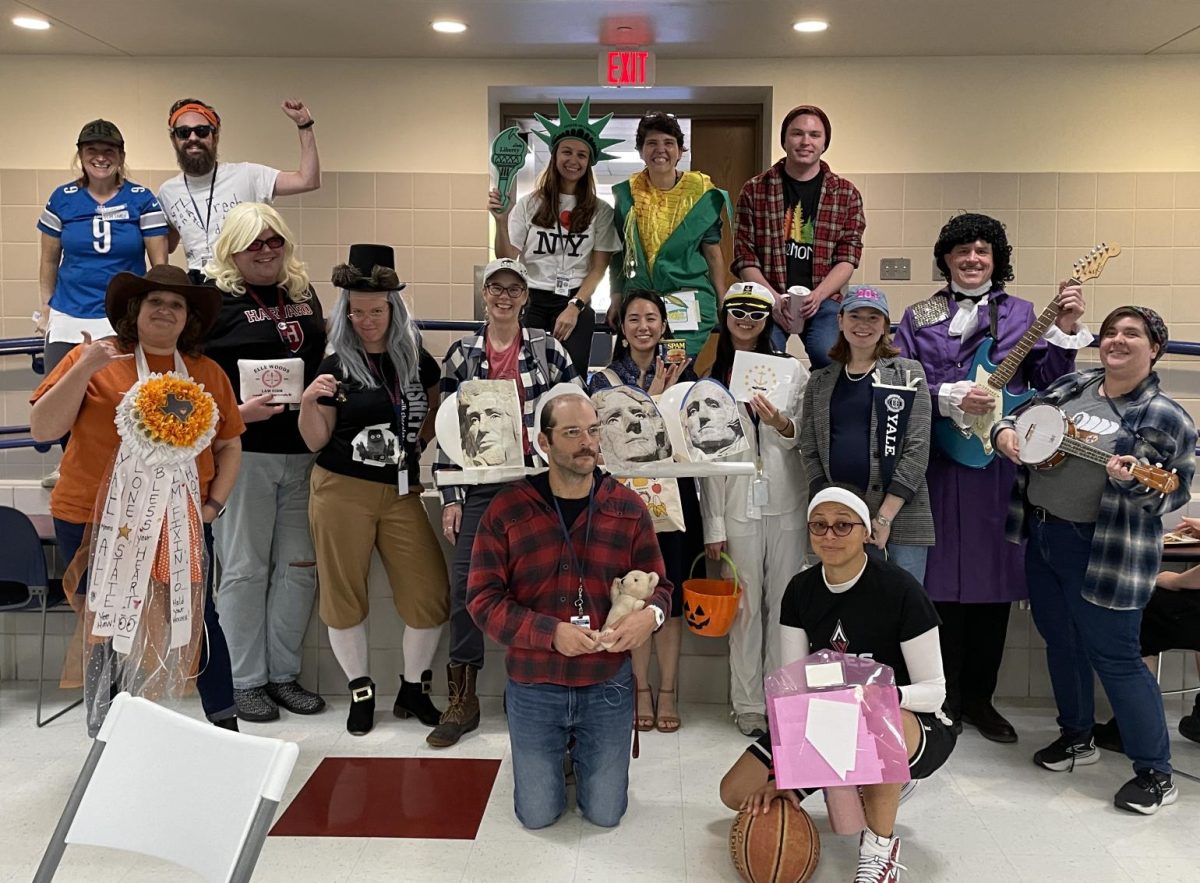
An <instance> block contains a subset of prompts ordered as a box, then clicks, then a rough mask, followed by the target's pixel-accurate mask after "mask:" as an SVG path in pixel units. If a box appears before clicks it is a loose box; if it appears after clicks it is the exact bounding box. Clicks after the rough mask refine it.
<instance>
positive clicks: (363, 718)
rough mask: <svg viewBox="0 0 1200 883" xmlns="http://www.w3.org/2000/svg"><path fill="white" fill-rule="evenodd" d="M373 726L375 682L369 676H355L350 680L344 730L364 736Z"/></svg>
mask: <svg viewBox="0 0 1200 883" xmlns="http://www.w3.org/2000/svg"><path fill="white" fill-rule="evenodd" d="M374 726H375V682H374V681H372V680H371V679H370V678H355V679H354V680H352V681H351V682H350V712H349V713H348V714H347V715H346V732H347V733H349V734H350V735H351V736H365V735H367V733H369V732H371V730H372V728H373V727H374Z"/></svg>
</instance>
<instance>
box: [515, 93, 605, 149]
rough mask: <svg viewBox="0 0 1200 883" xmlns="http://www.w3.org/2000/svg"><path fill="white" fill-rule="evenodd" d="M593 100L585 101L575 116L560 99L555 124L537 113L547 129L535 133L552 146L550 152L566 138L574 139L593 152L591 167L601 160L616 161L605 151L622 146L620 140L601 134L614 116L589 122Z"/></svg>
mask: <svg viewBox="0 0 1200 883" xmlns="http://www.w3.org/2000/svg"><path fill="white" fill-rule="evenodd" d="M591 103H592V99H591V98H590V97H589V98H585V99H583V104H581V105H580V106H579V113H577V114H576V115H575V116H572V115H571V112H570V111H569V110H567V106H566V105H565V104H564V103H563V100H562V99H561V98H560V99H558V122H557V123H555V122H554V121H553V120H551V119H550V118H549V117H544V116H542V115H541V114H540V113H535V114H534V116H535V117H536V118H537V121H538V122H539V123H541V124H542V125H543V126H545V127H546V131H544V132H534V134H535V135H537V136H538V137H539V138H541V139H542V140H543V141H545V142H546V144H548V145H549V146H550V151H551V152H552V153H553V152H554V149H555V148H556V147H558V143H559V142H560V141H562V140H563V139H565V138H574V139H576V140H578V141H582V142H583V143H584V144H586V145H587V146H588V148H589V149H590V150H591V153H592V156H591V160H590V161H589V163H588V164H589V165H592V166H594V165H595V164H596V163H598V162H600V160H607V159H616V157H615V156H612V155H610V154H607V153H605V152H604V151H605V149H606V148H609V147H612V146H613V145H614V144H620V143H621V139H620V138H601V137H600V133H601V132H603V131H604V127H605V126H606V125H607V124H608V121H609V120H611V119H612V116H613V115H612V114H611V113H610V114H607V115H605V116H603V117H601V118H600V119H598V120H596V121H595V122H594V123H593V122H588V108H589V107H590V106H591Z"/></svg>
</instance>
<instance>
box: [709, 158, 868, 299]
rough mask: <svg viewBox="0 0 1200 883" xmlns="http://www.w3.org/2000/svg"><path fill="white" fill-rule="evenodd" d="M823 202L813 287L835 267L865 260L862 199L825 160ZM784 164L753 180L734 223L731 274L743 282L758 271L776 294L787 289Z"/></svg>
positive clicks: (815, 235) (815, 241)
mask: <svg viewBox="0 0 1200 883" xmlns="http://www.w3.org/2000/svg"><path fill="white" fill-rule="evenodd" d="M821 170H822V171H823V172H824V173H825V179H824V180H823V181H822V182H821V199H820V202H819V203H817V219H816V222H815V224H814V225H813V285H814V286H816V285H818V284H819V283H820V282H821V280H822V279H824V278H825V277H826V276H827V275H829V271H830V269H832V268H833V265H834V264H840V263H842V262H845V263H848V264H852V265H853V266H855V267H857V266H858V261H859V259H860V258H861V257H862V248H863V242H862V238H863V231H864V230H865V229H866V228H867V219H866V216H865V215H863V202H862V195H861V194H859V192H858V189H857V188H856V187H855V186H854V185H853V184H851V183H850V182H849V181H847V180H846V179H845V178H840V177H838V176H837V175H835V174H834V173H833V172H832V171H830V169H829V165H828V164H827V163H826V162H825V161H824V160H822V161H821ZM784 214H785V211H784V199H783V160H780V161H779V162H777V163H775V165H773V166H771V168H769V169H767V170H766V171H765V172H763V173H762V174H761V175H757V176H755V177H753V178H751V179H750V180H749V181H747V182H746V183H745V185H744V186H743V187H742V192H741V193H740V194H739V195H738V201H737V214H736V215H735V217H734V222H733V263H732V264H731V265H730V270H731V271H732V272H733V275H735V276H737V277H738V278H739V279H740V278H741V275H742V270H744V269H746V268H747V267H755V268H757V269H758V271H759V272H761V273H762V274H763V275H764V276H765V277H766V278H767V281H768V282H770V283H771V287H772V288H774V289H775V290H776V291H785V290H786V289H787V257H786V255H785V248H786V244H787V231H786V230H785V229H784V223H785V220H786V219H785V217H784Z"/></svg>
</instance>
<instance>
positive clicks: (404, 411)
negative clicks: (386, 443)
mask: <svg viewBox="0 0 1200 883" xmlns="http://www.w3.org/2000/svg"><path fill="white" fill-rule="evenodd" d="M385 358H387V354H386V353H384V354H382V355H381V356H380V364H379V366H378V367H377V366H376V365H375V360H374V359H372V358H371V356H370V354H369V353H368V354H367V367H368V368H369V369H370V370H371V375H372V376H373V377H376V378H378V379H379V385H380V386H382V387H383V391H384V392H386V393H387V397H388V400H389V401H390V402H391V403H392V410H393V411H395V413H396V434H397V435H398V436H399V437H400V440H401V442H403V443H407V441H408V425H407V424H408V399H407V398H406V397H405V395H404V390H403V389H402V388H401V386H400V375H399V373H397V374H396V382H395V383H393V384H389V383H388V381H387V375H386V374H385V373H384V370H383V364H382V362H383V359H385Z"/></svg>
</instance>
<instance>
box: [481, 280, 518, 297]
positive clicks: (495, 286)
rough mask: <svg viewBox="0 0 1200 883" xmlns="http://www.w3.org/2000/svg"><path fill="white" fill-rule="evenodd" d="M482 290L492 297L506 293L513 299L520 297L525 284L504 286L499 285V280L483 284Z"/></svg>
mask: <svg viewBox="0 0 1200 883" xmlns="http://www.w3.org/2000/svg"><path fill="white" fill-rule="evenodd" d="M483 290H484V291H486V292H487V293H488V294H490V295H491V296H492V297H500V295H502V294H506V295H508V296H509V297H510V298H512V299H513V300H516V299H517V298H518V297H520V296H521V295H522V294H524V293H525V286H524V285H520V284H518V285H509V286H507V287H506V286H504V285H501V284H500V283H499V282H489V283H488V284H487V285H485V286H483Z"/></svg>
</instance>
